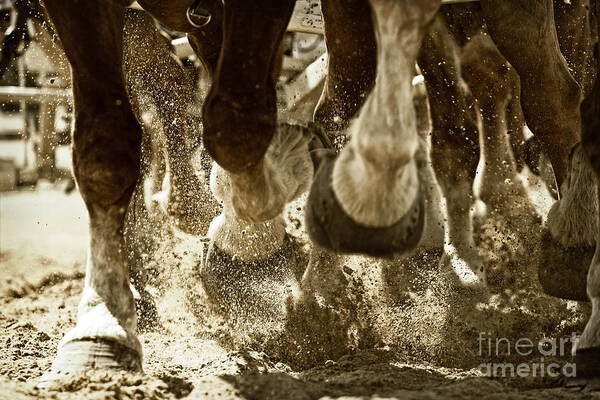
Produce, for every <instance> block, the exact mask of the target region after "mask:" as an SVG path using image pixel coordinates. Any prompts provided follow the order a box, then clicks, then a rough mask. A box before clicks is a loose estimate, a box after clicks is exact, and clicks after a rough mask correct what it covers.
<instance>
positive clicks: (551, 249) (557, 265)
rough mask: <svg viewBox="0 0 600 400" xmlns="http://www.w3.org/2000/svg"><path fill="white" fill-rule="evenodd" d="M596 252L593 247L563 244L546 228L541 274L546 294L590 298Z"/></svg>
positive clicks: (540, 278)
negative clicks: (589, 283)
mask: <svg viewBox="0 0 600 400" xmlns="http://www.w3.org/2000/svg"><path fill="white" fill-rule="evenodd" d="M593 256H594V248H592V247H569V248H567V247H564V246H563V245H561V244H560V243H559V242H558V241H557V240H555V239H554V238H553V237H552V234H551V233H550V231H549V230H547V229H544V232H543V234H542V239H541V251H540V264H539V266H538V278H539V280H540V283H541V285H542V288H543V290H544V292H545V293H546V294H549V295H551V296H554V297H559V298H561V299H567V300H577V301H588V300H589V299H588V297H587V290H586V281H587V273H588V269H589V267H590V264H591V263H592V258H593Z"/></svg>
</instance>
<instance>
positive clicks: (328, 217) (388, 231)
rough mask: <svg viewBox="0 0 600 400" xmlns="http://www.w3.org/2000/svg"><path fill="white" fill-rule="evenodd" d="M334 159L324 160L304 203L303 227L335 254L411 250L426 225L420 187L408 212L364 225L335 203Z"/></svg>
mask: <svg viewBox="0 0 600 400" xmlns="http://www.w3.org/2000/svg"><path fill="white" fill-rule="evenodd" d="M334 161H335V158H334V157H333V156H332V155H329V156H328V157H327V158H326V159H324V160H323V162H322V166H321V168H320V169H319V171H318V172H317V174H316V176H315V179H314V181H313V184H312V187H311V190H310V194H309V196H308V200H307V202H306V217H305V218H306V227H307V231H308V234H309V236H310V238H311V239H312V241H313V242H314V243H316V244H318V245H320V246H322V247H324V248H327V249H330V250H333V251H335V252H338V253H349V254H352V253H361V254H367V255H370V256H375V257H392V256H394V255H396V254H402V253H406V252H407V251H409V250H412V249H414V248H415V247H416V246H417V244H418V243H419V240H420V239H421V235H422V234H423V227H424V224H425V213H424V208H425V207H424V199H423V193H422V192H421V190H419V191H418V195H417V197H416V198H415V200H414V202H413V204H412V206H411V207H410V209H409V210H408V212H407V213H406V214H405V215H404V216H403V217H402V218H400V220H399V221H398V222H396V223H395V224H394V225H392V226H389V227H385V228H370V227H366V226H363V225H360V224H358V223H357V222H355V221H354V220H353V219H352V218H351V217H350V216H348V215H347V214H346V212H345V211H344V210H343V209H342V207H341V205H340V204H339V203H338V200H337V198H336V196H335V194H334V192H333V187H332V172H333V166H334ZM382 211H384V210H382Z"/></svg>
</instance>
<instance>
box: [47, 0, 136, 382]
mask: <svg viewBox="0 0 600 400" xmlns="http://www.w3.org/2000/svg"><path fill="white" fill-rule="evenodd" d="M45 5H46V9H47V10H48V14H49V15H50V17H51V19H52V21H53V22H54V25H55V26H56V30H57V33H58V35H59V37H60V39H61V42H62V45H63V47H64V49H65V53H66V55H67V57H68V59H69V62H70V63H71V67H72V77H73V97H74V103H75V127H74V131H73V170H74V174H75V178H76V180H77V183H78V185H79V190H80V192H81V195H82V197H83V200H84V202H85V204H86V207H87V210H88V213H89V218H90V223H89V226H90V244H89V250H88V261H87V268H86V279H85V287H84V291H83V295H82V299H81V302H80V304H79V313H78V318H77V325H76V327H75V328H74V329H73V330H71V331H70V332H69V333H67V335H66V336H65V337H64V338H63V339H62V341H61V342H60V344H59V349H58V355H57V358H56V359H55V361H54V364H53V367H52V371H53V372H54V373H61V372H66V371H81V370H85V369H88V368H116V369H128V370H141V345H140V343H139V341H138V339H137V337H136V314H135V304H134V299H133V295H132V293H131V290H130V289H129V276H128V269H127V262H126V256H125V252H124V245H123V233H122V230H123V221H124V216H125V211H126V210H127V207H128V204H129V200H130V197H131V194H132V191H133V188H134V186H135V183H136V180H137V178H138V174H139V162H140V161H139V155H140V138H141V130H140V127H139V125H138V123H137V121H136V119H135V117H134V116H133V113H132V112H131V109H130V106H129V102H128V100H127V94H126V93H125V86H124V84H123V79H122V62H121V54H122V35H123V16H124V7H121V6H118V5H115V3H113V2H95V1H90V2H85V3H82V2H78V1H66V2H65V1H64V0H46V1H45Z"/></svg>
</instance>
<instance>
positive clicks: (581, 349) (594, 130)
mask: <svg viewBox="0 0 600 400" xmlns="http://www.w3.org/2000/svg"><path fill="white" fill-rule="evenodd" d="M592 4H593V6H595V10H596V18H597V20H596V21H595V22H596V24H597V26H598V28H600V2H599V1H597V0H596V1H594V2H592ZM597 32H598V31H597ZM596 46H598V47H600V44H596ZM598 47H597V48H596V51H598V50H599V48H598ZM596 54H598V53H596ZM595 69H596V80H595V83H594V86H593V88H592V91H591V93H590V94H589V95H588V96H587V98H586V99H584V101H583V102H582V103H581V115H582V120H583V132H582V139H583V146H584V152H585V153H586V155H587V158H588V159H589V160H590V161H591V165H592V167H593V169H594V171H595V173H596V177H597V178H598V177H600V58H597V59H596V65H595ZM598 215H599V216H600V210H599V211H598ZM598 226H600V220H599V221H598ZM598 236H599V237H597V238H596V252H595V254H594V258H593V260H592V264H591V266H590V268H589V272H588V274H587V285H586V286H587V295H588V297H589V299H590V300H591V301H592V315H591V316H590V319H589V321H588V323H587V325H586V326H585V329H584V330H583V333H582V334H581V338H580V339H579V342H578V343H577V349H576V352H575V362H576V363H577V375H578V376H581V377H584V378H585V379H586V382H585V383H586V384H588V385H592V384H593V382H594V381H595V389H596V390H600V383H599V382H598V380H599V378H600V233H599V235H598Z"/></svg>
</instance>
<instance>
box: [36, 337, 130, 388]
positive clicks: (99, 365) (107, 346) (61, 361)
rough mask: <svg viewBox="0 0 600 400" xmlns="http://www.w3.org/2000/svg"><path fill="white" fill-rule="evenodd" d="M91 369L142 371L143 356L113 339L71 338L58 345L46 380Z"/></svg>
mask: <svg viewBox="0 0 600 400" xmlns="http://www.w3.org/2000/svg"><path fill="white" fill-rule="evenodd" d="M91 369H110V370H121V371H142V357H141V355H140V354H139V353H138V352H137V351H135V350H133V349H131V348H129V347H127V346H125V345H122V344H120V343H117V342H116V341H114V340H107V339H82V340H72V341H69V342H67V343H65V344H64V345H62V346H61V347H60V348H59V350H58V354H57V355H56V358H55V359H54V362H53V363H52V369H51V371H50V374H49V375H46V377H45V379H44V380H52V379H53V378H60V377H61V376H64V375H68V374H75V373H78V372H83V371H87V370H91Z"/></svg>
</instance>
